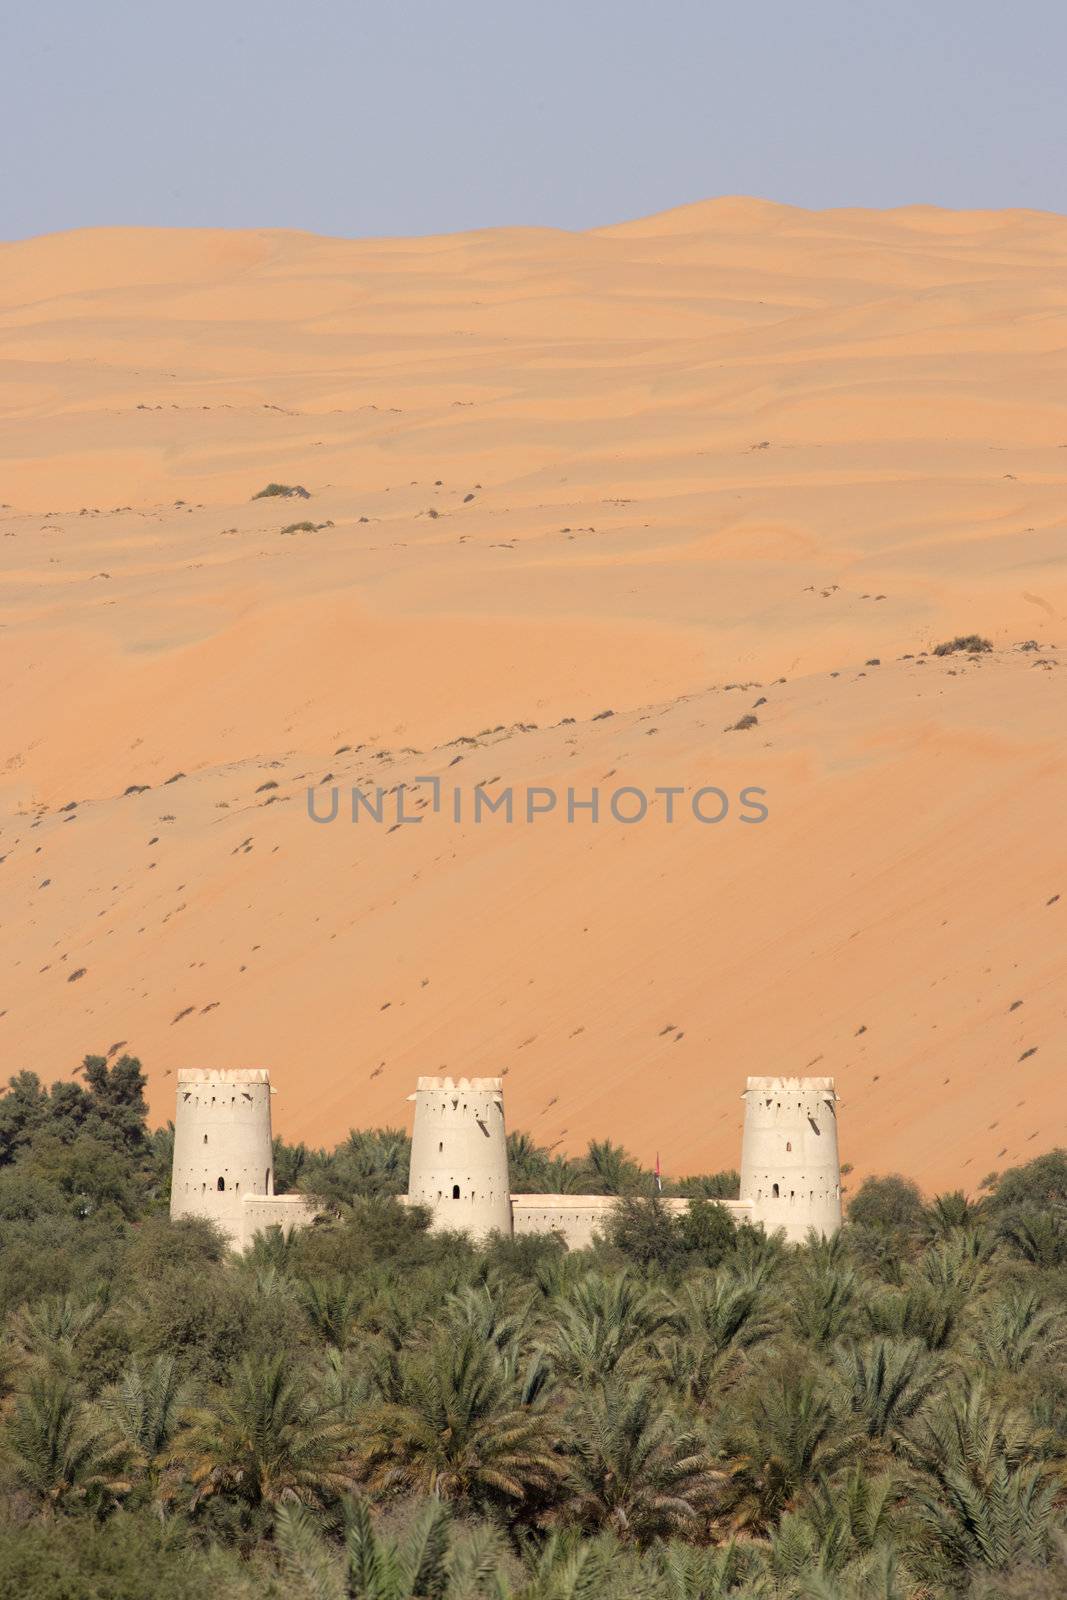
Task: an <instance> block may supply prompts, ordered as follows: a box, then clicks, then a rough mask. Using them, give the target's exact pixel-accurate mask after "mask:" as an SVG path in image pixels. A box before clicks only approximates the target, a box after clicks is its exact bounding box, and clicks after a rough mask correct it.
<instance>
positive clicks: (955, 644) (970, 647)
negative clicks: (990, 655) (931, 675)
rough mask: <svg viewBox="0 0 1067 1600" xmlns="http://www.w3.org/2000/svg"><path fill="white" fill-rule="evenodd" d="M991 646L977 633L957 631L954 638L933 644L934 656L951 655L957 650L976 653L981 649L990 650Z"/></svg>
mask: <svg viewBox="0 0 1067 1600" xmlns="http://www.w3.org/2000/svg"><path fill="white" fill-rule="evenodd" d="M992 648H993V646H992V644H991V642H990V641H989V640H988V639H983V638H982V636H981V634H978V633H958V634H957V635H956V637H955V638H954V639H945V640H944V641H943V642H942V643H941V644H937V645H935V646H934V651H933V653H934V655H935V656H952V655H955V654H956V652H957V650H966V651H969V652H970V653H971V654H978V653H980V652H982V651H983V650H992Z"/></svg>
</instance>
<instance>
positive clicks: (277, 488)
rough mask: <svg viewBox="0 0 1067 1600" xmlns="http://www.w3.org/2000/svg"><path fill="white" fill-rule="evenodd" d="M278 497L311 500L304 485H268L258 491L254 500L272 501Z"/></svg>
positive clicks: (253, 497)
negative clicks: (285, 496) (284, 496)
mask: <svg viewBox="0 0 1067 1600" xmlns="http://www.w3.org/2000/svg"><path fill="white" fill-rule="evenodd" d="M276 495H288V496H290V498H295V499H298V500H310V499H311V496H310V495H309V494H308V492H307V490H306V489H305V488H304V485H303V484H302V483H268V484H267V487H266V488H265V489H259V490H257V491H256V493H255V494H254V495H253V496H252V499H253V500H272V499H273V498H274V497H275V496H276Z"/></svg>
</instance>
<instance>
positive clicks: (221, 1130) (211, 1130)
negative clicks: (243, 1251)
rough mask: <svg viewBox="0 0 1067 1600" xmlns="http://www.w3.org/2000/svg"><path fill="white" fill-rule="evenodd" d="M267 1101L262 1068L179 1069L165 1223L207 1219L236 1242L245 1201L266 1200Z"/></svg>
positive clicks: (270, 1185)
mask: <svg viewBox="0 0 1067 1600" xmlns="http://www.w3.org/2000/svg"><path fill="white" fill-rule="evenodd" d="M270 1096H271V1088H270V1074H269V1073H268V1072H267V1070H266V1068H262V1067H260V1068H255V1069H252V1070H248V1071H236V1072H213V1071H207V1070H202V1069H199V1068H183V1069H180V1070H179V1072H178V1103H177V1110H176V1112H175V1117H174V1164H173V1168H172V1174H171V1189H170V1214H171V1216H172V1217H207V1218H208V1219H209V1220H210V1221H211V1222H215V1223H217V1224H218V1226H219V1227H220V1228H221V1229H222V1230H223V1232H224V1233H226V1234H227V1235H228V1236H229V1238H230V1241H231V1243H233V1244H234V1245H235V1246H240V1245H241V1244H242V1243H243V1233H244V1223H243V1212H242V1209H241V1207H242V1202H243V1201H244V1199H245V1197H246V1196H248V1195H271V1194H273V1193H274V1150H273V1145H272V1143H271V1126H270Z"/></svg>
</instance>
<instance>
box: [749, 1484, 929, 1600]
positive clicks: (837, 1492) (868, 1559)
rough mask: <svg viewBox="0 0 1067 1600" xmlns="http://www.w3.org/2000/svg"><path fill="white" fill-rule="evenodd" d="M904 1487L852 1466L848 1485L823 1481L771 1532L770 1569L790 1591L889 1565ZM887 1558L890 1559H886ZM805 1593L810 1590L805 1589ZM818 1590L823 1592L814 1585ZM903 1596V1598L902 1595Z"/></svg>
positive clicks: (881, 1569)
mask: <svg viewBox="0 0 1067 1600" xmlns="http://www.w3.org/2000/svg"><path fill="white" fill-rule="evenodd" d="M899 1498H900V1485H899V1484H898V1483H896V1481H895V1480H894V1479H892V1478H888V1477H885V1478H870V1477H868V1476H867V1474H866V1473H865V1472H864V1471H863V1469H862V1467H854V1468H853V1470H852V1471H851V1472H850V1473H849V1476H848V1478H847V1479H846V1481H845V1482H844V1483H841V1484H838V1485H836V1486H835V1487H834V1488H831V1487H830V1486H829V1485H828V1484H827V1483H825V1482H820V1483H819V1484H818V1485H816V1487H815V1489H814V1490H813V1492H812V1493H811V1494H810V1495H809V1496H808V1497H807V1499H806V1502H805V1505H804V1507H803V1509H802V1510H799V1511H789V1512H787V1513H786V1514H785V1516H783V1518H782V1520H781V1522H780V1523H779V1525H778V1527H777V1528H776V1529H775V1530H774V1531H773V1532H772V1534H771V1541H770V1554H769V1560H768V1567H769V1570H770V1573H771V1575H772V1576H773V1578H774V1579H776V1580H777V1582H778V1583H779V1584H780V1585H782V1586H783V1587H785V1588H787V1592H791V1593H792V1592H795V1587H794V1586H799V1585H801V1584H804V1583H805V1582H807V1583H808V1584H809V1585H811V1583H812V1580H813V1579H817V1580H819V1584H820V1585H821V1583H822V1582H824V1581H825V1580H827V1579H829V1580H833V1579H835V1578H843V1579H853V1580H855V1581H856V1583H857V1587H858V1586H859V1584H860V1583H862V1582H863V1580H864V1579H869V1578H870V1577H871V1576H872V1575H876V1574H878V1573H879V1572H881V1573H882V1574H883V1575H884V1573H885V1569H886V1566H887V1565H889V1568H890V1571H892V1561H891V1551H892V1544H891V1541H892V1537H893V1533H894V1527H893V1523H894V1512H895V1508H896V1504H897V1501H898V1500H899ZM887 1556H889V1557H890V1561H889V1562H888V1563H887V1559H886V1558H887ZM801 1592H803V1593H806V1592H808V1591H807V1590H801ZM816 1592H820V1591H819V1590H818V1589H816ZM902 1600H903V1597H902Z"/></svg>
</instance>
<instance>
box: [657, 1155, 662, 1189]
mask: <svg viewBox="0 0 1067 1600" xmlns="http://www.w3.org/2000/svg"><path fill="white" fill-rule="evenodd" d="M656 1188H657V1189H662V1188H663V1179H662V1178H661V1177H660V1171H659V1151H658V1150H657V1151H656Z"/></svg>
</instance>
